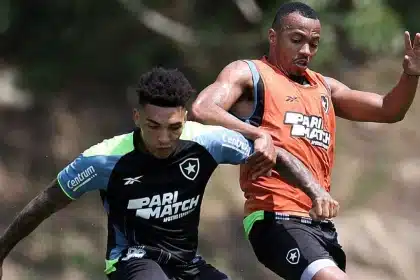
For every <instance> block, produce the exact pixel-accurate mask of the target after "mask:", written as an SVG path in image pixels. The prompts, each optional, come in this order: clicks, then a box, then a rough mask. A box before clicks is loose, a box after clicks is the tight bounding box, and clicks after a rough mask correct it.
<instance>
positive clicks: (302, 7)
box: [271, 2, 318, 29]
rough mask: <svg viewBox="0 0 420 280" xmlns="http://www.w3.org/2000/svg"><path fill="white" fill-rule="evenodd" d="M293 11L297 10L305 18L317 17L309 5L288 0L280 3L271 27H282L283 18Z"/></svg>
mask: <svg viewBox="0 0 420 280" xmlns="http://www.w3.org/2000/svg"><path fill="white" fill-rule="evenodd" d="M294 12H298V13H299V14H301V15H302V16H304V17H306V18H310V19H318V15H317V13H316V12H315V10H314V9H312V8H311V7H310V6H308V5H306V4H304V3H301V2H288V3H285V4H283V5H281V6H280V8H279V9H278V10H277V13H276V16H275V17H274V20H273V23H272V25H271V27H272V28H274V29H281V28H282V27H283V22H282V20H283V18H284V17H286V16H288V15H289V14H292V13H294Z"/></svg>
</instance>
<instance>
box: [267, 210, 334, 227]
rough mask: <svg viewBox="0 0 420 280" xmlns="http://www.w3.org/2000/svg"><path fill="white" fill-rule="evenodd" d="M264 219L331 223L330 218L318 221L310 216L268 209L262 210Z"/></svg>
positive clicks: (311, 223) (308, 223)
mask: <svg viewBox="0 0 420 280" xmlns="http://www.w3.org/2000/svg"><path fill="white" fill-rule="evenodd" d="M264 220H272V221H294V222H298V223H302V224H307V225H332V224H333V223H332V221H331V220H320V221H318V220H314V219H312V218H310V217H304V216H297V215H290V214H285V213H282V212H269V211H264Z"/></svg>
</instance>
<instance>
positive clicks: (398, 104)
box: [192, 2, 420, 280]
mask: <svg viewBox="0 0 420 280" xmlns="http://www.w3.org/2000/svg"><path fill="white" fill-rule="evenodd" d="M320 38H321V23H320V20H319V19H318V16H317V14H316V12H315V11H314V10H313V9H312V8H311V7H309V6H307V5H306V4H303V3H300V2H293V3H287V4H284V5H282V6H281V7H280V8H279V10H278V12H277V14H276V17H275V18H274V21H273V24H272V26H271V28H270V29H269V31H268V41H269V46H270V48H269V54H268V56H263V57H262V58H261V59H257V60H238V61H235V62H232V63H230V64H229V65H227V66H226V67H225V68H224V69H223V70H222V71H221V73H220V74H219V76H218V77H217V79H216V81H214V82H213V83H212V84H211V85H209V86H208V87H207V88H205V89H204V90H203V91H202V92H201V93H200V94H199V96H198V98H197V100H196V101H195V103H194V104H193V110H192V111H193V114H194V115H195V117H196V118H197V119H199V120H201V121H202V122H205V123H207V124H218V125H222V126H225V127H227V128H230V129H234V130H237V131H239V132H241V133H242V134H244V135H245V136H247V137H248V138H250V139H253V140H255V141H254V148H255V150H256V153H255V156H254V157H253V158H252V159H250V160H249V162H248V164H246V165H243V166H241V176H240V185H241V188H242V190H243V191H244V194H245V198H246V202H245V207H244V208H245V219H244V227H245V231H246V233H247V234H248V237H249V240H250V242H251V244H252V247H253V250H254V252H255V254H256V256H257V258H258V260H259V261H260V262H261V263H263V264H264V265H265V266H266V267H268V268H269V269H270V270H272V271H273V272H275V273H276V274H277V275H279V276H281V277H283V278H285V279H287V280H295V279H296V280H297V279H305V280H311V279H313V280H333V279H348V276H347V275H346V273H345V266H346V256H345V253H344V252H343V250H342V248H341V246H340V244H339V243H338V240H337V232H336V230H335V227H334V224H333V223H332V221H331V220H330V219H329V218H332V217H334V216H335V215H336V213H337V205H336V202H335V201H334V200H328V201H327V203H324V204H320V203H318V202H317V200H316V198H311V197H310V196H308V195H307V193H308V188H310V185H307V186H302V185H296V184H292V183H290V182H289V181H287V180H285V177H284V176H283V174H282V173H278V172H275V171H272V172H271V174H266V172H267V170H269V169H270V168H271V166H273V163H274V158H275V148H274V147H275V146H276V147H281V148H283V149H284V150H285V151H287V152H288V153H289V155H290V156H293V157H295V158H298V159H299V160H300V161H301V163H303V164H304V165H305V166H306V167H307V168H308V169H309V170H310V171H311V172H310V173H312V175H313V177H314V178H315V179H316V180H317V183H318V184H320V185H321V186H322V187H323V188H324V189H325V190H326V191H327V192H329V190H330V186H331V171H332V167H333V163H334V148H335V126H336V121H335V119H336V116H338V117H341V118H345V119H348V120H352V121H364V122H379V123H395V122H398V121H401V120H402V119H403V118H404V116H405V114H406V112H407V111H408V109H409V107H410V105H411V103H412V102H413V99H414V96H415V93H416V88H417V84H418V79H419V78H418V77H419V75H420V34H416V35H415V38H414V40H413V41H411V40H410V34H409V33H408V32H405V56H404V60H403V69H402V74H401V77H400V80H399V81H398V83H397V84H396V86H395V87H394V88H393V89H391V90H390V92H389V93H388V94H386V95H379V94H376V93H372V92H363V91H357V90H353V89H350V88H349V87H347V86H346V85H344V84H343V83H341V82H339V81H337V80H335V79H333V78H329V77H324V76H323V75H321V74H319V73H316V72H314V71H311V70H310V69H309V68H308V65H309V63H310V61H311V59H312V58H313V57H314V56H315V54H316V52H317V50H318V44H319V41H320ZM267 135H270V136H271V138H270V137H268V136H267ZM285 168H288V169H293V168H294V167H293V164H292V165H290V164H289V165H288V166H285ZM250 174H251V175H252V176H249V175H250ZM261 174H263V175H265V174H266V175H265V176H260V177H259V175H261ZM301 176H306V175H303V173H302V175H301ZM314 208H315V209H314Z"/></svg>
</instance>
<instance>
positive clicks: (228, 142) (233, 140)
mask: <svg viewBox="0 0 420 280" xmlns="http://www.w3.org/2000/svg"><path fill="white" fill-rule="evenodd" d="M222 141H223V144H222V146H223V147H227V148H230V149H233V150H235V151H238V152H239V153H241V154H244V155H246V156H248V155H249V154H250V153H251V147H250V146H249V145H248V142H246V141H244V139H243V138H242V137H239V136H231V135H228V134H226V133H225V134H223V136H222Z"/></svg>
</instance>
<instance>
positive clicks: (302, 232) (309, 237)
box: [249, 212, 346, 280]
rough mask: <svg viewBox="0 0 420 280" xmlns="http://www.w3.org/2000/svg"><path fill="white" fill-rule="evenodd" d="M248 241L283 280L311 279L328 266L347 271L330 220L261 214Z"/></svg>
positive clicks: (262, 259)
mask: <svg viewBox="0 0 420 280" xmlns="http://www.w3.org/2000/svg"><path fill="white" fill-rule="evenodd" d="M249 240H250V242H251V245H252V247H253V249H254V253H255V255H256V256H257V258H258V260H259V261H260V262H261V263H262V264H264V265H265V266H266V267H267V268H269V269H270V270H271V271H273V272H274V273H276V274H277V275H279V276H281V277H283V278H284V279H286V280H300V279H309V280H310V279H312V277H313V276H314V275H315V274H316V272H318V271H319V270H320V269H322V268H324V267H327V266H331V265H336V266H338V267H339V268H340V269H341V270H343V271H345V268H346V255H345V253H344V251H343V250H342V247H341V245H340V244H339V243H338V240H337V232H336V229H335V227H334V224H333V223H332V222H330V221H323V222H316V221H313V220H312V219H310V218H302V217H296V216H289V215H284V214H279V213H271V212H264V219H262V220H257V221H256V222H255V223H254V225H253V226H252V229H251V231H250V233H249Z"/></svg>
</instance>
